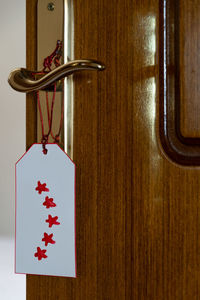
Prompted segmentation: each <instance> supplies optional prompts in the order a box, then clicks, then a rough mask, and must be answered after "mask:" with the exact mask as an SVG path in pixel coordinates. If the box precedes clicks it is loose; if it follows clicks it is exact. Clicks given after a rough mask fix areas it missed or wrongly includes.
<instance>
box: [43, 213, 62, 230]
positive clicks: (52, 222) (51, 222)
mask: <svg viewBox="0 0 200 300" xmlns="http://www.w3.org/2000/svg"><path fill="white" fill-rule="evenodd" d="M57 220H58V217H57V216H56V217H52V216H51V215H49V216H48V219H47V220H46V222H47V223H49V227H52V226H53V225H60V223H59V222H57Z"/></svg>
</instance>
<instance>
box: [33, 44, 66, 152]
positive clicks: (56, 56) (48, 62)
mask: <svg viewBox="0 0 200 300" xmlns="http://www.w3.org/2000/svg"><path fill="white" fill-rule="evenodd" d="M61 56H62V42H61V41H60V40H58V41H57V45H56V48H55V50H54V51H53V53H52V54H51V55H49V56H47V57H46V58H45V59H44V62H43V66H44V68H43V70H42V72H43V73H44V72H46V68H48V69H49V71H51V66H52V62H54V64H55V66H56V67H58V66H60V59H61ZM62 86H63V91H64V80H62ZM55 96H56V83H54V91H53V97H52V102H51V113H50V111H49V99H48V92H46V107H47V117H48V126H49V130H48V133H47V134H45V133H44V120H43V115H42V109H41V104H40V95H39V91H37V102H38V108H39V113H40V121H41V127H42V139H41V143H42V147H43V153H44V154H45V155H46V154H47V152H48V150H47V148H46V144H48V141H49V135H50V134H51V136H52V138H53V139H54V142H55V143H59V137H60V133H61V129H62V125H63V115H64V93H62V112H61V118H60V126H59V130H58V133H57V134H56V135H55V136H54V135H53V133H52V122H53V110H54V103H55Z"/></svg>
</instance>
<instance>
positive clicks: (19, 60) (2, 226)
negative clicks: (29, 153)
mask: <svg viewBox="0 0 200 300" xmlns="http://www.w3.org/2000/svg"><path fill="white" fill-rule="evenodd" d="M23 66H25V0H17V1H16V0H0V299H2V300H14V299H15V300H25V299H26V286H25V284H26V282H25V275H16V274H14V223H15V221H14V220H15V212H14V207H15V162H16V161H17V160H18V159H19V157H20V156H21V155H22V154H23V152H24V150H25V95H23V94H20V93H17V92H15V91H13V90H12V89H11V88H10V87H9V85H8V83H7V78H8V75H9V72H10V71H11V70H12V69H13V68H17V67H23Z"/></svg>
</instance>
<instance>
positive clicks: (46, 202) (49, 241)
mask: <svg viewBox="0 0 200 300" xmlns="http://www.w3.org/2000/svg"><path fill="white" fill-rule="evenodd" d="M46 149H47V154H46V155H45V154H44V153H43V151H42V145H41V144H34V145H33V146H32V147H31V148H30V149H29V150H28V151H27V152H26V153H25V154H24V156H23V157H22V158H21V159H20V160H19V161H18V162H17V163H16V253H15V256H16V273H25V274H41V275H52V276H66V277H76V253H75V251H76V249H75V165H74V163H73V162H72V160H71V159H70V158H69V157H68V156H67V154H66V153H65V152H64V151H63V150H62V149H61V148H60V147H59V146H58V145H57V144H46Z"/></svg>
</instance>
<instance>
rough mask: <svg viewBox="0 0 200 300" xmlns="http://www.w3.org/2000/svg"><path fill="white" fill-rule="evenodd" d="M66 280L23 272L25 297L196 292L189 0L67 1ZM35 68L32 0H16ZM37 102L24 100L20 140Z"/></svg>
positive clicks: (196, 177)
mask: <svg viewBox="0 0 200 300" xmlns="http://www.w3.org/2000/svg"><path fill="white" fill-rule="evenodd" d="M74 9H75V18H74V20H75V58H76V59H82V58H94V59H99V60H101V61H103V62H104V63H105V65H106V71H104V72H102V73H98V74H95V73H90V72H88V73H87V72H86V73H84V74H76V75H75V76H74V82H75V119H74V161H75V163H76V166H77V190H76V192H77V193H76V194H77V200H76V205H77V207H76V212H77V216H76V218H77V272H78V277H77V279H70V278H59V277H44V276H33V275H28V276H27V299H28V300H36V299H37V300H56V299H58V300H64V299H65V300H95V299H97V300H125V299H126V300H130V299H134V300H136V299H138V300H140V299H145V300H146V299H152V300H161V299H162V300H165V299H166V300H169V299H170V300H178V299H180V300H183V299H184V300H186V299H193V300H195V299H200V237H199V236H200V169H199V166H200V117H199V116H200V104H199V103H200V102H199V95H200V93H199V85H198V79H199V74H200V73H199V72H200V71H199V68H198V67H199V66H200V62H199V53H198V48H199V42H200V39H199V36H198V34H199V31H200V21H199V20H200V2H199V1H198V0H194V1H190V0H184V1H180V0H176V1H174V0H162V1H158V0H146V1H141V0H118V1H108V0H93V1H89V0H84V1H82V0H76V1H74ZM27 67H28V68H29V69H34V68H35V67H36V0H27ZM35 140H36V102H35V99H34V96H33V95H29V96H27V147H29V146H30V145H31V144H32V143H33V142H34V141H35Z"/></svg>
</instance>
